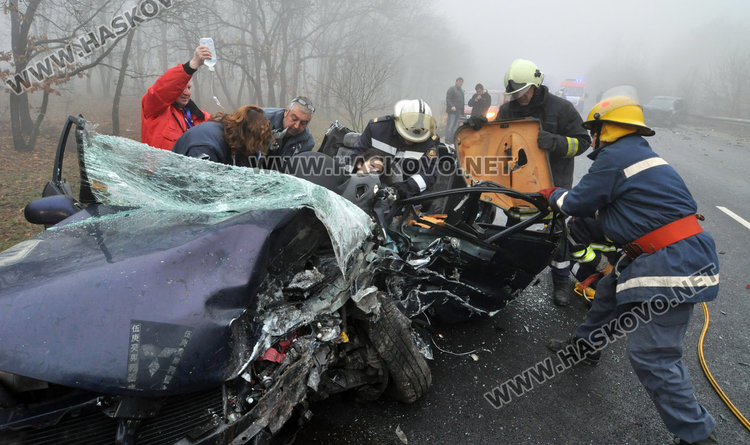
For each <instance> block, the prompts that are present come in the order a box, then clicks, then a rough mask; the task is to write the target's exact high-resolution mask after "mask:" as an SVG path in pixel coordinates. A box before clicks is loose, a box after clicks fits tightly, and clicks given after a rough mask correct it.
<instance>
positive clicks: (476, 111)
mask: <svg viewBox="0 0 750 445" xmlns="http://www.w3.org/2000/svg"><path fill="white" fill-rule="evenodd" d="M474 91H476V93H474V95H473V96H471V99H469V102H468V103H467V105H468V106H470V107H471V115H472V116H473V117H484V118H486V116H487V110H489V109H490V105H492V98H491V97H490V93H488V92H487V90H485V89H484V85H482V84H481V83H478V84H477V86H476V87H474Z"/></svg>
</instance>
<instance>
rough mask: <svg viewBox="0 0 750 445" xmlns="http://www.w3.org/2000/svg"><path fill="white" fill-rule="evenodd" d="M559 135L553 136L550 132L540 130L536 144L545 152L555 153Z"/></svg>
mask: <svg viewBox="0 0 750 445" xmlns="http://www.w3.org/2000/svg"><path fill="white" fill-rule="evenodd" d="M559 138H560V136H559V135H556V134H552V133H550V132H549V131H544V130H539V136H537V138H536V144H537V145H538V146H539V148H541V149H542V150H545V151H553V150H554V149H555V147H556V146H557V142H558V139H559Z"/></svg>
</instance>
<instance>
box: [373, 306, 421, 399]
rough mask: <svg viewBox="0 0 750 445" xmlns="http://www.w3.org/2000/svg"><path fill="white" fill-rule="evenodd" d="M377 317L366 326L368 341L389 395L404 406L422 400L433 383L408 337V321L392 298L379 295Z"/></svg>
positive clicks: (411, 339)
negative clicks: (385, 373)
mask: <svg viewBox="0 0 750 445" xmlns="http://www.w3.org/2000/svg"><path fill="white" fill-rule="evenodd" d="M378 299H379V300H380V305H381V306H380V317H379V318H378V320H377V321H370V322H367V323H366V326H365V330H366V332H367V336H368V337H369V339H370V342H371V343H372V344H373V346H375V350H377V352H378V355H379V356H380V358H381V359H382V360H383V362H384V363H385V367H386V369H387V370H388V374H389V376H390V383H389V386H388V390H387V392H388V394H389V395H391V396H392V397H393V398H394V399H396V400H398V401H399V402H403V403H412V402H415V401H417V400H418V399H419V398H420V397H422V396H423V395H424V394H425V393H426V392H427V389H429V387H430V385H431V384H432V373H431V372H430V368H429V366H428V365H427V361H426V360H425V358H424V357H423V356H422V354H420V352H419V350H418V349H417V345H416V344H415V343H414V339H413V338H412V335H411V327H410V326H411V322H410V321H409V319H408V318H407V317H406V316H405V315H404V314H403V313H401V311H399V310H398V308H397V307H396V304H395V303H394V302H393V300H392V299H391V298H389V297H388V296H386V295H385V294H384V293H382V292H381V293H379V294H378Z"/></svg>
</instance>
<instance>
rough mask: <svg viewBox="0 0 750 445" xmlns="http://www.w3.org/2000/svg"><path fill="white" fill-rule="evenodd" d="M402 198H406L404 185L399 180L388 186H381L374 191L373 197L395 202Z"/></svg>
mask: <svg viewBox="0 0 750 445" xmlns="http://www.w3.org/2000/svg"><path fill="white" fill-rule="evenodd" d="M404 198H406V185H405V184H404V183H401V182H399V183H396V184H393V185H392V186H390V187H381V188H379V189H378V191H377V192H375V199H379V200H382V201H389V202H395V201H398V200H401V199H404Z"/></svg>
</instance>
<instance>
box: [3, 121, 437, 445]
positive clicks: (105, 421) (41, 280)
mask: <svg viewBox="0 0 750 445" xmlns="http://www.w3.org/2000/svg"><path fill="white" fill-rule="evenodd" d="M71 132H74V133H75V142H73V141H72V138H69V136H70V133H71ZM69 139H70V140H69ZM68 145H71V146H74V149H72V150H71V149H67V151H66V148H67V147H68ZM66 157H67V158H73V161H72V162H74V163H75V162H77V163H78V166H79V169H78V170H79V174H80V178H75V180H72V179H71V180H70V181H68V180H66V179H64V178H63V173H62V172H63V171H64V170H63V167H62V163H63V159H64V158H66ZM76 158H77V159H76ZM311 179H314V178H311ZM43 196H44V197H43V198H41V199H39V200H36V201H34V202H32V203H30V204H29V205H28V206H27V207H26V209H25V215H26V217H27V219H28V220H29V221H30V222H33V223H37V224H44V225H45V226H47V230H45V231H43V232H42V233H40V234H39V235H37V236H35V237H33V238H31V239H29V240H27V241H24V242H22V243H20V244H18V245H16V246H14V247H12V248H10V249H8V250H6V251H4V252H2V253H0V443H11V444H17V443H55V444H65V443H70V444H79V443H101V444H104V443H118V444H155V443H158V444H162V443H165V444H166V443H179V444H207V443H212V444H213V443H216V444H226V443H236V444H242V443H271V442H273V441H276V442H278V443H288V442H290V441H291V440H293V437H294V435H295V433H296V431H297V429H298V426H299V424H300V423H301V422H304V421H305V420H306V419H307V418H309V416H310V415H311V412H310V410H309V407H308V405H309V403H310V402H311V401H314V400H317V399H321V398H324V397H327V396H329V395H331V394H335V393H339V392H343V391H352V392H354V393H355V394H356V395H357V396H358V397H359V398H361V399H364V400H372V399H374V398H377V397H379V396H381V395H382V394H388V395H389V396H391V397H393V398H395V399H396V400H399V401H402V402H406V403H409V402H413V401H415V400H417V399H418V398H420V397H421V396H422V395H423V394H424V393H425V392H426V391H427V389H428V388H429V386H430V384H431V374H430V370H429V368H428V367H427V363H426V361H425V359H424V357H423V356H422V355H421V354H420V352H419V350H418V349H417V346H416V344H415V343H414V340H413V337H412V332H411V329H410V324H409V320H408V319H407V318H406V317H405V316H404V315H403V314H402V313H401V312H400V311H399V310H398V309H397V307H396V305H395V304H394V302H393V300H391V299H390V298H388V297H387V296H386V295H385V294H384V292H382V291H381V290H380V289H379V288H378V287H377V285H376V283H375V273H374V271H373V270H372V268H371V267H369V262H370V261H372V260H373V258H374V257H376V256H377V250H378V248H379V246H378V243H377V240H376V238H375V237H373V235H372V228H373V225H372V220H371V219H370V217H369V216H368V215H367V214H366V213H365V212H363V211H362V210H361V209H360V208H359V207H357V206H356V205H354V204H352V203H351V202H350V201H347V200H346V199H343V198H342V197H340V196H339V195H337V194H336V193H333V192H331V191H329V190H328V189H326V188H324V187H321V186H318V185H315V184H314V183H312V182H310V181H307V180H305V179H300V178H297V177H294V176H291V175H285V174H280V173H278V172H274V171H259V170H254V169H247V168H237V167H232V166H226V165H222V164H217V163H212V162H207V161H203V160H200V159H194V158H188V157H184V156H180V155H176V154H173V153H170V152H167V151H164V150H158V149H152V148H150V147H147V146H145V145H143V144H140V143H137V142H135V141H131V140H128V139H125V138H119V137H113V136H106V135H101V134H97V133H95V132H94V131H91V129H90V125H88V124H87V123H86V122H85V121H84V120H83V118H81V117H78V118H76V117H70V118H69V119H68V122H67V123H66V125H65V128H64V130H63V133H62V135H61V138H60V142H59V146H58V152H57V156H56V160H55V166H54V171H53V177H52V180H51V181H50V182H49V183H48V184H47V186H46V187H45V188H44V192H43ZM360 198H361V196H360Z"/></svg>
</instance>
